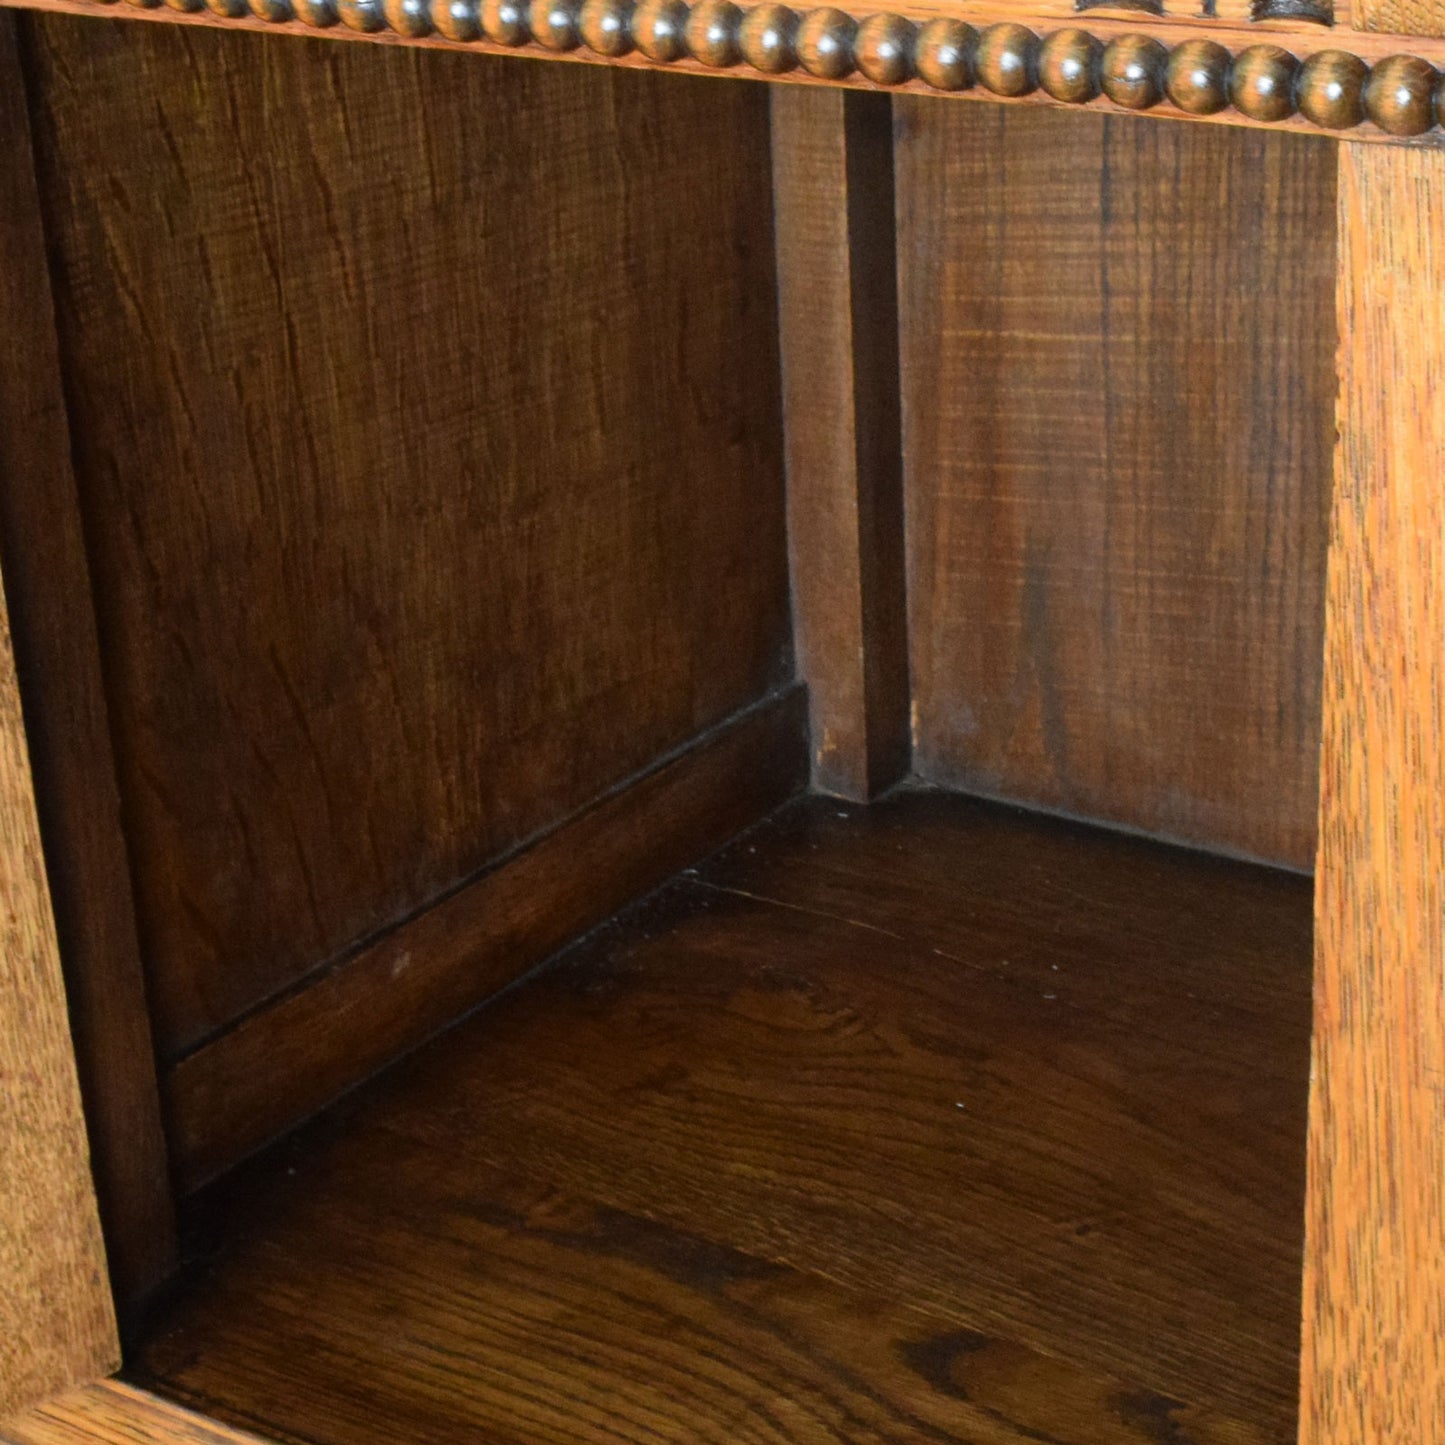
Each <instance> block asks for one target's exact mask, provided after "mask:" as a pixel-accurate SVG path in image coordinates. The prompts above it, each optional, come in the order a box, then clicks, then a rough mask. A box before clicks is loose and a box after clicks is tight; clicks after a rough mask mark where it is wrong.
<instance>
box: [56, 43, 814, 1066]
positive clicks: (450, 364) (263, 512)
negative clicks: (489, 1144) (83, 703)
mask: <svg viewBox="0 0 1445 1445" xmlns="http://www.w3.org/2000/svg"><path fill="white" fill-rule="evenodd" d="M30 59H31V68H32V74H33V83H34V87H35V92H36V95H37V97H38V104H37V131H38V145H39V152H40V171H41V177H42V183H43V189H44V199H45V203H46V209H47V215H48V221H49V224H50V228H51V232H52V237H53V247H54V252H55V266H56V279H57V284H58V302H59V313H60V330H61V336H62V343H63V345H62V352H63V358H64V361H65V364H66V367H67V370H68V378H69V385H70V394H71V396H72V398H73V411H74V418H73V419H74V424H75V432H76V437H77V467H78V480H79V485H80V490H81V500H82V508H83V511H84V514H85V522H86V530H87V536H88V539H89V544H90V548H91V553H92V558H91V560H92V567H93V571H94V575H95V580H96V591H97V603H98V613H99V622H100V631H101V638H102V642H103V645H104V649H105V656H106V666H107V673H106V680H107V687H108V692H109V697H110V703H111V712H112V718H113V726H114V734H115V743H116V750H117V756H118V764H119V773H120V780H121V787H122V794H123V800H124V807H125V815H126V822H127V828H128V834H129V840H130V845H131V850H132V863H133V870H134V874H135V879H136V889H137V897H138V901H139V914H140V926H141V931H142V936H143V944H144V948H145V953H146V959H147V963H148V966H149V969H150V977H151V985H152V996H153V1001H154V1005H155V1009H156V1014H157V1029H158V1033H159V1039H160V1045H161V1048H162V1050H163V1053H164V1056H165V1057H166V1058H168V1059H172V1060H174V1059H176V1058H177V1057H180V1056H182V1055H184V1054H186V1053H187V1052H188V1051H190V1050H192V1049H193V1048H195V1047H196V1046H197V1044H198V1043H200V1042H202V1041H204V1040H205V1039H207V1038H208V1037H211V1036H213V1035H215V1034H216V1033H217V1032H218V1031H223V1030H225V1029H227V1028H228V1027H229V1026H230V1025H231V1024H232V1023H233V1022H234V1021H235V1020H236V1019H237V1018H239V1017H240V1016H242V1015H244V1014H246V1013H247V1011H249V1010H253V1009H254V1008H256V1007H257V1006H258V1005H259V1004H261V1003H262V1002H263V1001H265V1000H267V999H270V998H273V997H275V996H276V995H277V994H278V993H281V992H283V991H285V990H288V989H291V988H293V987H295V986H296V985H297V984H298V982H300V981H302V980H304V979H306V978H307V976H308V975H309V974H310V973H311V972H312V971H313V970H315V969H316V968H318V966H320V965H323V964H325V963H326V962H327V961H328V960H329V959H331V958H333V957H334V956H336V955H337V954H338V953H339V952H341V951H343V950H345V949H347V948H349V947H350V946H351V945H353V944H354V943H356V942H357V941H358V940H361V939H363V938H364V937H366V936H367V935H369V934H371V933H372V932H374V931H375V930H376V929H378V928H380V927H383V926H385V925H387V924H389V923H391V922H393V921H395V920H397V919H398V918H400V917H402V916H403V915H406V914H407V913H409V912H410V911H412V910H415V909H417V908H419V907H422V906H424V905H426V904H427V903H429V902H431V901H432V900H434V899H435V898H436V897H437V896H438V895H439V894H441V893H442V892H444V891H445V890H447V889H449V888H450V887H452V886H453V885H454V884H456V883H457V882H458V881H459V880H461V879H463V878H465V877H467V876H468V875H470V874H473V873H475V872H476V870H478V869H479V868H480V867H482V866H483V865H485V864H486V863H487V862H488V861H490V860H493V859H495V858H497V857H498V855H500V854H502V853H503V852H505V851H506V850H507V849H509V848H511V847H513V846H514V845H516V844H517V843H518V842H519V841H521V840H523V839H525V838H527V837H528V836H529V835H531V834H533V833H535V832H536V831H537V830H538V829H539V828H541V827H543V826H545V825H547V824H549V823H551V822H553V821H555V820H556V819H558V818H559V817H561V816H563V815H565V814H567V813H569V812H571V811H572V810H575V809H576V808H578V807H579V806H581V805H582V804H584V803H585V802H586V801H587V800H589V799H591V798H593V797H594V796H596V795H597V794H599V793H600V792H601V791H603V790H604V789H605V788H607V787H608V786H610V785H611V784H613V783H615V782H617V781H618V780H620V779H622V778H624V777H626V776H627V775H628V774H630V773H632V772H634V771H636V770H637V769H639V768H641V767H643V766H645V765H646V764H648V763H650V762H651V761H652V760H653V759H655V758H656V757H657V756H658V755H660V754H662V753H664V752H666V751H667V750H668V749H670V748H673V747H675V746H677V745H678V744H680V743H681V742H683V741H685V740H686V739H688V738H690V737H692V736H693V735H695V734H697V733H698V732H699V731H700V730H702V729H705V728H706V727H708V726H709V724H711V723H713V722H714V721H716V720H717V719H719V718H720V717H722V716H724V715H725V714H728V713H730V712H732V711H733V710H735V709H736V708H738V707H739V706H741V705H743V704H745V703H746V702H748V701H750V700H751V699H753V698H756V697H758V696H760V695H761V694H763V693H765V692H766V691H768V690H769V689H770V688H772V687H773V686H774V685H775V684H777V683H778V682H779V681H781V680H782V679H784V678H786V677H787V676H788V675H789V672H790V669H791V662H790V657H789V644H788V615H787V610H788V598H787V579H786V556H785V539H784V526H783V493H782V476H781V459H780V451H781V441H780V426H779V420H778V400H777V391H778V380H777V374H778V368H777V353H776V336H775V320H774V314H773V295H774V289H775V288H774V283H773V271H772V250H771V244H770V225H771V215H770V204H769V198H768V191H767V187H766V185H759V184H758V177H759V175H760V174H762V175H766V166H767V135H768V131H767V97H766V93H765V92H764V91H763V90H762V89H761V88H754V87H716V86H709V85H707V84H705V83H702V82H698V81H692V82H687V81H683V82H681V83H679V82H677V81H676V80H672V79H661V78H658V77H654V76H647V75H637V74H617V73H608V72H601V71H595V70H590V69H588V70H580V69H572V68H554V67H550V66H540V67H539V66H517V65H509V64H505V63H501V62H497V61H492V60H488V59H470V60H467V59H461V58H458V57H453V56H446V55H430V56H426V57H422V56H420V55H416V54H411V53H404V52H399V51H387V50H383V49H381V48H379V47H355V48H352V47H345V46H326V45H319V44H316V43H311V42H302V43H295V42H287V43H279V42H276V41H273V40H268V39H265V38H262V37H259V36H253V35H231V36H227V35H220V34H215V33H209V32H203V31H196V30H180V29H172V28H170V27H150V26H114V25H109V24H105V23H91V22H83V21H75V20H68V19H55V18H44V19H37V21H36V22H35V30H34V43H33V47H32V54H31V57H30Z"/></svg>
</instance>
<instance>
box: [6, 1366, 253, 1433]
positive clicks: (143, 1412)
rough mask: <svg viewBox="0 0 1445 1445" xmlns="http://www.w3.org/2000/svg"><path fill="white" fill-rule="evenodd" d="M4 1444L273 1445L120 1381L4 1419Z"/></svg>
mask: <svg viewBox="0 0 1445 1445" xmlns="http://www.w3.org/2000/svg"><path fill="white" fill-rule="evenodd" d="M0 1441H3V1442H4V1445H270V1442H269V1441H266V1440H263V1439H262V1438H261V1436H259V1435H252V1434H251V1433H250V1432H248V1431H242V1430H233V1429H232V1428H231V1427H230V1426H229V1425H223V1424H221V1422H220V1421H218V1420H211V1419H207V1418H206V1417H205V1416H203V1415H197V1414H195V1413H194V1412H193V1411H191V1410H187V1409H184V1408H183V1407H182V1406H180V1405H174V1404H171V1403H170V1402H169V1401H168V1400H162V1399H160V1398H159V1397H158V1396H156V1395H152V1394H151V1393H150V1392H149V1391H147V1390H138V1389H136V1388H135V1386H134V1385H127V1384H124V1383H123V1382H122V1381H120V1380H100V1381H98V1382H97V1383H96V1384H94V1385H87V1386H84V1387H83V1388H81V1389H78V1390H73V1391H71V1392H69V1393H68V1394H65V1395H62V1396H60V1397H59V1398H58V1399H55V1400H51V1401H49V1402H48V1403H47V1404H45V1405H42V1406H39V1407H38V1408H37V1409H35V1410H32V1411H27V1412H26V1413H25V1414H24V1415H22V1416H19V1417H18V1418H15V1419H11V1420H5V1421H0Z"/></svg>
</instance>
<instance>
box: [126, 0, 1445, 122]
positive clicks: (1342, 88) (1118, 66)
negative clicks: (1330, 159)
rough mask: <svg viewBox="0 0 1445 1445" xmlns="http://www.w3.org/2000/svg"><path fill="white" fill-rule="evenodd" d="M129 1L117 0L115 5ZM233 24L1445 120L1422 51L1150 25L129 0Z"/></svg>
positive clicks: (425, 2) (641, 8) (1146, 101)
mask: <svg viewBox="0 0 1445 1445" xmlns="http://www.w3.org/2000/svg"><path fill="white" fill-rule="evenodd" d="M107 3H114V0H107ZM126 3H127V4H130V5H133V6H135V7H136V8H137V9H141V10H151V11H154V10H157V9H160V8H161V7H162V6H163V5H164V6H166V7H168V8H170V9H172V10H176V11H180V12H183V13H190V14H195V15H199V14H200V13H201V12H204V11H209V12H211V15H213V16H215V17H219V18H221V19H228V20H240V19H245V18H248V17H255V18H256V19H260V20H265V21H270V22H272V23H275V24H284V23H286V22H289V21H293V20H295V21H300V22H301V23H302V24H303V25H307V26H311V27H314V28H316V29H325V28H328V27H331V26H334V25H338V24H339V25H342V26H345V27H348V28H349V29H351V30H353V31H357V32H360V33H362V34H375V33H377V32H381V31H391V32H392V33H394V34H395V35H397V36H400V37H402V38H403V39H407V40H418V39H423V38H425V37H427V36H439V37H441V38H443V39H446V40H450V41H454V42H467V41H487V42H490V43H491V44H493V45H499V46H505V47H508V48H516V47H520V46H524V45H529V44H535V45H537V46H540V47H541V48H542V49H543V50H544V51H548V52H551V53H553V54H562V53H566V52H570V51H576V50H580V49H583V48H584V47H585V49H586V50H589V51H591V52H592V53H593V54H594V55H596V56H598V57H600V58H601V59H604V60H615V59H618V58H620V57H622V56H625V55H627V54H629V53H630V52H633V51H636V52H637V53H638V54H640V55H642V56H644V57H645V58H646V59H648V60H651V61H654V62H656V63H658V64H664V65H665V64H669V63H672V62H675V61H683V60H693V61H696V62H697V63H699V64H700V65H703V66H705V67H707V68H708V69H712V70H726V69H729V68H732V67H737V66H743V65H746V66H749V67H751V68H752V69H753V70H754V71H756V72H758V73H759V74H760V75H762V76H778V75H782V74H784V73H785V72H787V71H790V70H793V69H801V70H803V71H804V72H806V73H807V74H808V75H811V76H813V77H815V78H817V79H819V80H830V81H842V80H846V79H847V78H849V77H850V76H852V75H854V74H855V73H856V74H857V75H860V76H862V77H863V78H864V79H866V80H869V81H872V82H873V83H874V84H876V85H880V86H898V85H904V84H907V83H910V82H921V84H922V85H923V86H925V87H927V88H928V89H931V90H935V91H940V92H958V91H968V90H974V89H977V90H978V91H980V92H984V93H987V94H990V95H994V96H999V97H1002V98H1004V99H1017V98H1020V97H1023V96H1028V95H1032V94H1034V93H1036V92H1039V91H1042V92H1043V93H1044V94H1045V95H1047V96H1048V97H1050V98H1052V99H1053V100H1056V101H1060V102H1063V103H1064V104H1072V105H1085V104H1088V103H1089V102H1091V101H1094V100H1096V99H1098V98H1099V97H1101V96H1102V97H1105V98H1106V99H1107V100H1109V101H1111V102H1112V103H1113V104H1114V105H1116V106H1119V107H1121V108H1123V109H1125V110H1130V111H1143V110H1149V109H1151V108H1152V107H1154V106H1158V105H1161V104H1163V103H1165V102H1168V103H1169V104H1171V105H1172V106H1174V107H1176V108H1177V109H1178V110H1179V111H1182V112H1184V113H1185V114H1186V115H1191V116H1212V115H1217V114H1219V113H1220V112H1223V111H1225V110H1228V109H1231V108H1232V109H1233V110H1234V111H1235V112H1237V113H1238V114H1239V115H1241V116H1244V117H1246V118H1247V119H1249V120H1252V121H1259V122H1264V123H1278V122H1281V121H1287V120H1290V119H1291V118H1293V117H1294V116H1296V115H1299V116H1303V117H1304V118H1305V119H1306V120H1307V121H1310V122H1312V123H1313V124H1314V125H1316V126H1319V127H1320V128H1322V129H1324V130H1329V131H1343V130H1349V129H1351V128H1352V127H1354V126H1358V125H1360V124H1361V123H1362V122H1364V121H1365V120H1367V119H1368V120H1370V121H1372V122H1373V123H1374V124H1375V125H1376V126H1378V127H1379V129H1380V130H1381V131H1383V132H1384V133H1385V134H1386V135H1389V136H1401V137H1412V136H1422V135H1425V134H1426V133H1427V132H1429V131H1431V130H1433V129H1435V128H1437V127H1439V126H1441V125H1442V124H1445V76H1442V75H1441V73H1440V72H1439V71H1437V70H1436V69H1435V67H1434V66H1432V65H1431V64H1430V63H1429V62H1428V61H1426V60H1423V59H1421V58H1420V57H1418V56H1413V55H1392V56H1388V57H1386V58H1384V59H1382V60H1379V61H1377V62H1376V63H1375V64H1374V65H1373V66H1371V65H1367V64H1366V63H1365V61H1364V60H1362V59H1361V58H1360V57H1359V56H1357V55H1352V54H1351V53H1349V52H1348V51H1345V50H1319V51H1316V52H1314V53H1313V54H1310V55H1308V56H1307V57H1306V59H1305V60H1304V61H1303V62H1301V61H1300V60H1299V59H1298V58H1297V57H1295V56H1294V55H1292V54H1291V53H1290V52H1289V51H1288V50H1285V49H1283V48H1282V47H1281V46H1278V45H1272V44H1258V45H1248V46H1245V47H1243V48H1242V49H1240V50H1238V51H1237V52H1235V53H1231V51H1229V50H1228V49H1226V48H1225V47H1224V46H1223V45H1221V44H1219V43H1218V42H1217V41H1214V40H1208V39H1202V38H1192V39H1187V40H1183V41H1181V42H1180V43H1179V44H1177V45H1174V46H1172V47H1171V46H1166V45H1165V44H1164V43H1163V42H1161V41H1160V40H1158V39H1156V38H1155V37H1153V36H1149V35H1132V34H1124V35H1115V36H1113V37H1112V38H1110V39H1109V40H1107V41H1105V40H1103V39H1101V38H1100V37H1099V36H1096V35H1093V34H1091V33H1090V32H1089V31H1088V30H1086V29H1082V28H1080V27H1078V26H1065V27H1063V28H1061V29H1058V30H1055V31H1053V32H1051V33H1049V34H1047V35H1044V36H1040V35H1039V34H1037V33H1035V31H1033V30H1031V29H1030V28H1029V27H1028V26H1025V25H1020V24H1017V23H1015V22H1011V21H1006V22H1001V23H999V24H995V25H988V26H985V27H984V28H982V29H976V28H975V27H974V26H972V25H969V24H967V23H966V22H965V21H962V20H957V19H951V18H946V17H939V18H935V19H932V20H928V21H925V22H923V23H921V24H920V23H916V22H914V21H912V20H909V19H906V18H905V17H904V16H902V15H897V14H891V13H889V14H878V15H871V16H869V17H867V18H866V19H864V20H861V21H859V20H857V19H855V18H854V17H853V16H852V15H849V14H847V13H846V12H845V11H843V10H839V9H836V8H834V7H832V6H825V7H823V8H821V9H816V10H809V11H806V12H804V13H802V14H800V13H799V12H797V11H795V10H793V9H791V8H790V7H789V6H787V5H783V4H778V3H774V0H764V3H761V4H758V5H754V6H751V7H749V8H746V9H744V8H741V7H739V6H738V5H735V4H734V3H732V0H697V3H695V4H693V5H691V6H689V5H688V4H686V3H685V0H640V3H633V0H126Z"/></svg>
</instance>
